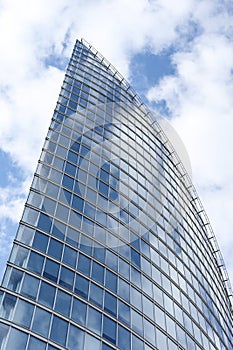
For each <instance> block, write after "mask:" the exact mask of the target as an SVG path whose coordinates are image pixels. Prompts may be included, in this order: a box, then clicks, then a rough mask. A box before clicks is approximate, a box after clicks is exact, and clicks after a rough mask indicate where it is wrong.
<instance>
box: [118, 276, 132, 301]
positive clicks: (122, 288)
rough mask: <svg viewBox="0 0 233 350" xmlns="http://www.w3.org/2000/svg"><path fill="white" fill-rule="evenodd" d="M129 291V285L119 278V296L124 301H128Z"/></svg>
mask: <svg viewBox="0 0 233 350" xmlns="http://www.w3.org/2000/svg"><path fill="white" fill-rule="evenodd" d="M129 291H130V288H129V284H128V283H127V282H125V281H123V280H122V279H121V278H119V295H120V296H121V297H122V298H123V299H125V300H126V301H129Z"/></svg>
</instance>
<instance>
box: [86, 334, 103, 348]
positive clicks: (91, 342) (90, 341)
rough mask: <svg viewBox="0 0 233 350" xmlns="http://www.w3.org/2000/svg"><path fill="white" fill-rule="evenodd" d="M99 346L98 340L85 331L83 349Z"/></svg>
mask: <svg viewBox="0 0 233 350" xmlns="http://www.w3.org/2000/svg"><path fill="white" fill-rule="evenodd" d="M99 348H100V341H99V340H98V339H96V338H95V337H93V336H92V335H90V334H88V333H86V336H85V346H84V349H85V350H92V349H93V350H99Z"/></svg>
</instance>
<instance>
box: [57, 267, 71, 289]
mask: <svg viewBox="0 0 233 350" xmlns="http://www.w3.org/2000/svg"><path fill="white" fill-rule="evenodd" d="M59 284H60V285H61V286H63V287H66V288H68V289H70V290H73V285H74V272H73V271H71V270H69V269H67V268H66V267H63V266H62V268H61V275H60V279H59Z"/></svg>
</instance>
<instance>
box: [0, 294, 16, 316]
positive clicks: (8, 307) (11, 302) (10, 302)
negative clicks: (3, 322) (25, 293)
mask: <svg viewBox="0 0 233 350" xmlns="http://www.w3.org/2000/svg"><path fill="white" fill-rule="evenodd" d="M15 303H16V297H15V296H13V295H11V294H5V297H4V299H3V303H2V307H1V309H0V317H3V318H5V319H9V318H12V314H13V311H14V307H15Z"/></svg>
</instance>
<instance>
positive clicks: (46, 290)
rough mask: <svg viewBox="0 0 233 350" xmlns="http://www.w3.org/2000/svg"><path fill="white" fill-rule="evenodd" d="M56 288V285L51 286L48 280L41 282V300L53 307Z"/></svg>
mask: <svg viewBox="0 0 233 350" xmlns="http://www.w3.org/2000/svg"><path fill="white" fill-rule="evenodd" d="M55 290H56V289H55V287H53V286H51V285H50V284H48V283H46V282H41V287H40V294H39V302H40V303H42V304H44V305H47V306H48V307H50V308H52V307H53V302H54V295H55Z"/></svg>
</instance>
